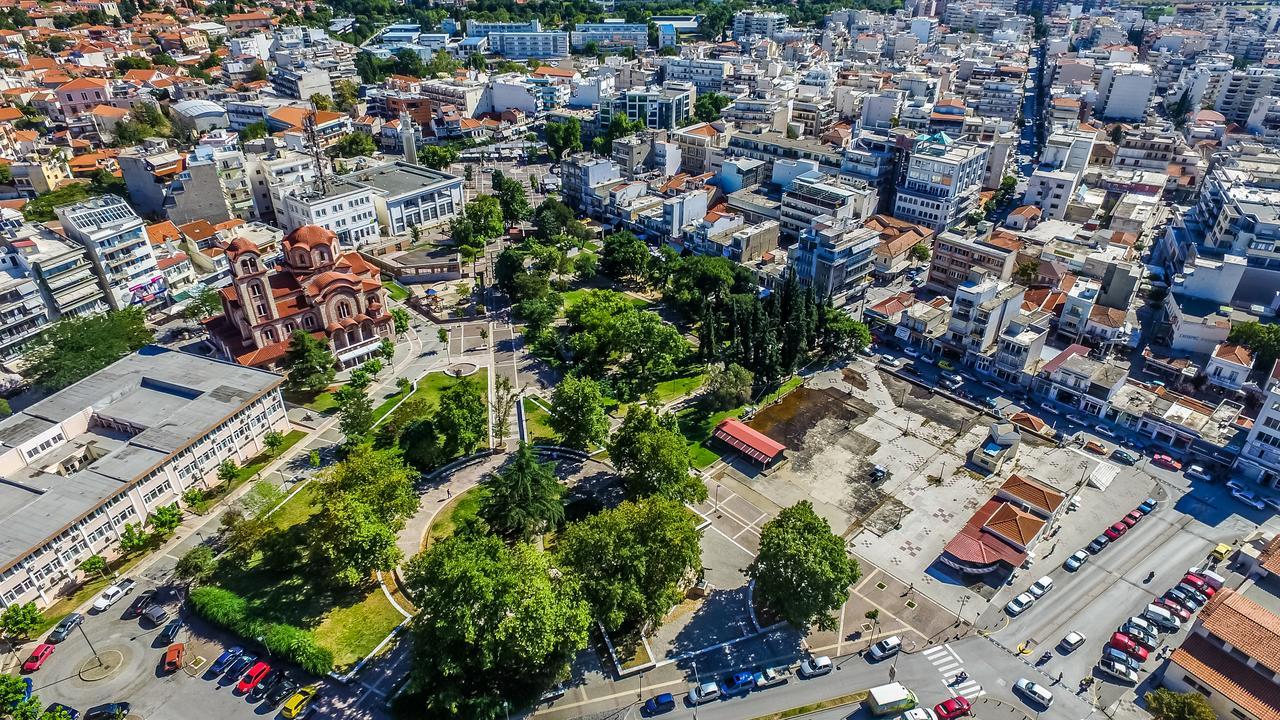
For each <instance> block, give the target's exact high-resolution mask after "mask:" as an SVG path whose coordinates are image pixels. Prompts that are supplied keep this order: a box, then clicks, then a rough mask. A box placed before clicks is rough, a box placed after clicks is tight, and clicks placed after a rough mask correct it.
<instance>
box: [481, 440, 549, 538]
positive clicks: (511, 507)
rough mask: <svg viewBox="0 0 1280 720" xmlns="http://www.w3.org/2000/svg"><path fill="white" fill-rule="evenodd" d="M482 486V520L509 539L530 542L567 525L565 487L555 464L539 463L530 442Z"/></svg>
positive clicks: (523, 445)
mask: <svg viewBox="0 0 1280 720" xmlns="http://www.w3.org/2000/svg"><path fill="white" fill-rule="evenodd" d="M481 486H482V487H484V488H485V491H486V492H485V494H484V499H483V500H481V502H480V517H481V518H482V519H484V521H485V522H486V523H488V524H489V527H490V528H492V529H493V531H494V532H496V533H497V534H499V535H501V536H502V537H504V538H506V539H507V540H511V541H516V542H528V541H529V540H530V539H532V538H533V537H534V536H535V535H538V534H540V533H543V532H546V531H547V530H550V529H552V528H554V527H556V526H557V525H559V524H560V523H562V522H564V502H563V497H564V493H565V486H564V485H561V484H560V480H559V479H558V478H557V477H556V471H555V463H550V462H548V463H543V462H539V461H538V456H537V455H536V454H535V453H534V451H533V447H532V446H531V445H529V444H527V443H523V442H522V443H520V447H519V448H518V449H517V450H516V451H515V453H513V454H512V457H511V460H510V462H508V463H507V464H506V465H505V466H504V467H502V469H500V470H498V471H497V472H493V473H490V474H489V476H488V477H486V478H485V480H484V481H483V482H482V483H481Z"/></svg>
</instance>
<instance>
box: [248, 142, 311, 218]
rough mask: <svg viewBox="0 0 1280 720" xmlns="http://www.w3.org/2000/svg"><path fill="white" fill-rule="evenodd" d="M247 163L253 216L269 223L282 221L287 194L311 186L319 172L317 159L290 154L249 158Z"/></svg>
mask: <svg viewBox="0 0 1280 720" xmlns="http://www.w3.org/2000/svg"><path fill="white" fill-rule="evenodd" d="M245 161H246V163H245V166H246V175H247V176H248V178H249V182H250V185H251V187H252V190H253V210H254V216H255V217H257V218H259V219H261V220H267V221H275V220H276V219H277V218H280V217H283V215H284V196H285V194H286V193H287V192H289V191H290V190H292V189H294V188H298V187H306V186H310V185H311V184H312V183H313V182H315V180H316V177H317V173H318V170H319V169H318V168H317V167H316V162H315V158H314V157H312V156H310V155H307V154H305V153H300V152H295V151H291V150H282V151H272V152H270V153H265V154H256V153H255V154H250V155H248V156H246V158H245Z"/></svg>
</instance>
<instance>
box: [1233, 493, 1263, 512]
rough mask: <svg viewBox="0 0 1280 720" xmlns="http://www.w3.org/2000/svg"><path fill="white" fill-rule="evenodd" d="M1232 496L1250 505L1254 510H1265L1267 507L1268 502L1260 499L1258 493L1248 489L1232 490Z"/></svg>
mask: <svg viewBox="0 0 1280 720" xmlns="http://www.w3.org/2000/svg"><path fill="white" fill-rule="evenodd" d="M1231 497H1233V498H1235V499H1237V500H1239V501H1240V502H1242V503H1244V504H1245V505H1248V506H1249V507H1251V508H1253V509H1254V510H1265V509H1266V507H1267V505H1266V503H1264V502H1262V501H1261V500H1259V499H1258V496H1257V495H1254V494H1253V493H1251V492H1249V491H1248V490H1232V491H1231Z"/></svg>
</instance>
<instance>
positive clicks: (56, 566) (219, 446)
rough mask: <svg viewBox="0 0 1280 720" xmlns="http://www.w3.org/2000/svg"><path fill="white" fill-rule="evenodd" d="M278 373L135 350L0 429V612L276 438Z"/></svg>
mask: <svg viewBox="0 0 1280 720" xmlns="http://www.w3.org/2000/svg"><path fill="white" fill-rule="evenodd" d="M282 380H283V378H281V376H279V375H277V374H275V373H270V372H265V371H262V370H255V369H253V368H248V367H241V366H239V365H235V364H232V363H226V362H221V361H217V360H210V359H208V358H204V357H200V356H198V355H191V354H188V353H183V352H177V351H172V350H166V349H162V348H157V347H147V348H144V349H143V350H140V351H138V352H136V353H134V354H132V355H128V356H126V357H125V358H123V359H122V360H120V361H118V362H116V363H115V364H113V365H111V366H109V367H107V368H105V369H103V370H100V371H98V372H96V373H94V374H93V375H90V376H89V377H87V378H85V379H84V380H81V381H80V382H78V383H76V384H74V385H72V386H71V387H69V388H66V389H65V390H62V391H60V392H58V393H55V394H54V395H51V396H49V397H47V398H45V399H44V400H41V401H39V402H37V403H36V404H34V405H32V406H31V407H29V408H27V409H26V410H23V411H20V412H17V413H15V414H13V415H12V416H10V417H7V418H4V419H3V420H0V434H3V436H4V437H5V442H4V445H3V447H0V472H2V473H3V474H4V478H5V482H4V483H3V484H2V485H0V527H3V528H4V533H5V543H4V545H3V548H0V607H8V606H10V605H14V604H18V603H26V602H34V603H36V605H37V606H38V607H47V606H49V605H50V604H52V603H53V602H54V600H55V597H54V594H55V592H56V590H57V588H59V587H61V586H63V585H65V584H67V583H68V582H69V581H71V580H72V579H73V578H74V577H75V575H76V573H77V566H78V565H79V564H80V563H81V562H82V561H83V560H84V559H85V558H87V557H89V556H91V555H105V556H110V555H111V554H112V553H113V551H114V549H115V548H116V547H117V545H118V543H119V541H120V535H121V533H122V532H123V530H124V526H125V524H126V523H144V522H146V519H147V517H148V516H149V515H151V514H152V513H153V512H155V510H156V509H157V508H160V507H162V506H165V505H170V504H172V503H175V502H178V501H179V500H180V498H181V497H182V494H183V492H185V491H186V490H188V489H190V488H192V487H194V486H200V487H208V486H209V485H210V484H212V483H215V482H217V469H218V465H219V464H220V463H221V462H222V461H224V460H231V461H233V462H235V463H236V464H238V465H243V464H244V463H246V462H247V461H248V460H249V459H251V458H253V457H254V456H256V455H258V454H259V453H260V452H262V451H263V450H264V449H265V448H264V445H263V437H264V436H265V435H266V434H267V433H268V432H270V431H273V430H274V431H277V432H287V431H288V430H289V419H288V416H287V415H286V414H285V409H284V402H283V400H282V399H281V397H280V390H279V388H280V383H281V381H282Z"/></svg>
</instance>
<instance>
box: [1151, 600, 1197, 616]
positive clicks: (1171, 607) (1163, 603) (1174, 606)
mask: <svg viewBox="0 0 1280 720" xmlns="http://www.w3.org/2000/svg"><path fill="white" fill-rule="evenodd" d="M1155 604H1156V605H1159V606H1160V607H1162V608H1164V609H1165V610H1168V611H1169V612H1171V613H1173V614H1174V615H1177V616H1178V619H1179V620H1182V621H1183V622H1186V621H1187V620H1190V619H1191V611H1190V610H1188V609H1186V608H1184V607H1182V606H1181V605H1179V604H1178V603H1176V602H1174V601H1172V600H1170V599H1169V598H1166V597H1162V598H1159V599H1158V600H1156V601H1155Z"/></svg>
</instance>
